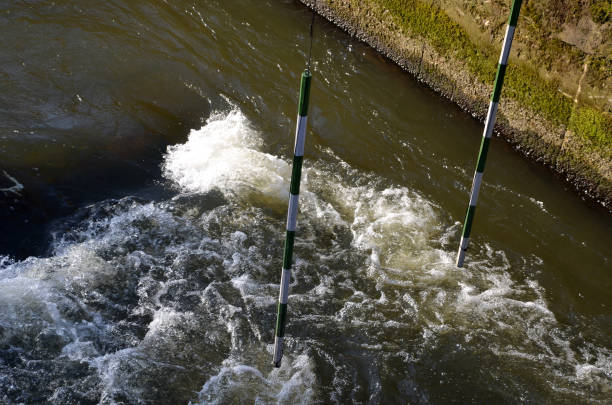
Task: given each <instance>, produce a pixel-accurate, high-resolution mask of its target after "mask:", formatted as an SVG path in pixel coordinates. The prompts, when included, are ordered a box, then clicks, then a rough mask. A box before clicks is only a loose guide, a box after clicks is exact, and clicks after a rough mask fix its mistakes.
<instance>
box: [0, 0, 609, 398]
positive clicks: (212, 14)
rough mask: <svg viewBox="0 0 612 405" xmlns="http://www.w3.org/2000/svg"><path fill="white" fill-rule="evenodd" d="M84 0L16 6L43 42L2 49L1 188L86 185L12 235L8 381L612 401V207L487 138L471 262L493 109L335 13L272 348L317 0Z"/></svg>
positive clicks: (318, 65) (191, 390) (1, 286)
mask: <svg viewBox="0 0 612 405" xmlns="http://www.w3.org/2000/svg"><path fill="white" fill-rule="evenodd" d="M85 3H87V4H86V5H87V7H85V5H80V6H79V7H77V6H74V5H71V4H69V3H64V2H62V1H59V2H56V3H54V5H44V6H41V5H36V4H32V5H31V7H25V6H22V7H20V6H19V5H14V4H13V5H10V7H9V6H7V9H8V10H9V11H11V13H13V15H15V14H17V15H18V17H7V16H6V15H5V16H4V17H2V18H4V19H5V20H6V22H7V24H4V26H5V27H7V28H3V29H5V30H7V32H8V33H9V34H13V35H17V33H20V32H21V31H20V30H22V31H27V33H28V35H25V36H23V38H24V41H26V43H28V44H30V45H31V47H32V48H31V50H30V51H31V53H30V56H29V57H28V58H25V57H24V58H25V59H24V64H25V65H24V66H22V67H21V68H20V67H19V66H21V63H20V62H19V58H21V57H22V56H20V55H21V53H20V52H21V51H22V50H20V49H17V48H19V45H16V43H15V44H14V45H13V48H11V50H9V51H7V52H9V53H10V52H13V54H11V55H13V58H14V59H15V60H16V61H17V62H19V63H17V62H16V63H15V64H14V65H11V64H6V63H4V64H3V65H2V66H3V68H2V69H3V70H2V72H3V73H4V76H3V77H5V78H9V79H10V80H9V81H10V82H11V83H12V86H11V87H10V88H9V89H8V90H7V93H10V92H14V93H11V94H9V95H10V96H11V97H12V100H18V101H16V102H17V103H20V104H19V105H20V108H19V109H16V108H15V107H11V105H12V104H11V103H10V102H9V101H10V100H9V99H8V96H7V95H6V94H5V95H2V96H0V97H1V98H0V102H1V103H2V109H1V111H0V113H1V114H3V116H5V115H6V116H7V117H8V116H11V117H13V121H10V120H9V119H8V118H7V119H6V120H3V123H2V124H1V125H2V126H3V127H2V129H3V131H4V133H6V134H8V135H6V136H4V137H3V138H2V137H0V140H1V141H2V149H0V153H2V157H3V158H4V157H6V159H4V160H3V163H2V165H3V166H2V170H3V171H2V172H0V175H5V176H10V178H8V177H7V179H8V180H10V179H13V180H14V182H13V180H10V181H9V183H8V185H7V187H4V186H3V187H2V190H0V193H1V194H2V196H3V197H4V198H5V200H6V203H4V202H3V204H6V206H7V207H16V209H22V210H23V209H26V208H27V207H37V208H39V207H45V204H47V205H49V206H52V205H54V204H55V201H56V200H54V199H53V198H49V199H45V198H36V196H37V195H38V194H36V193H37V190H38V189H37V187H38V185H40V184H41V183H40V182H43V183H44V184H45V187H46V188H45V191H44V192H41V194H40V195H42V196H58V197H57V198H58V200H62V201H67V202H68V203H66V204H67V207H68V208H70V209H68V208H66V209H63V210H62V211H61V212H60V213H59V214H57V217H55V218H52V219H49V223H48V224H47V225H46V226H45V227H44V232H45V233H46V234H47V242H45V248H44V252H45V253H44V254H35V255H30V256H29V257H27V258H16V257H15V255H8V254H6V253H5V252H4V251H0V402H3V403H8V404H18V403H52V404H66V403H83V404H87V403H94V404H95V403H102V404H145V403H151V404H169V403H190V404H194V405H195V404H228V403H258V404H272V403H280V404H295V403H297V404H315V403H351V402H354V403H373V404H388V403H415V404H429V403H432V404H439V403H468V402H476V403H516V402H524V403H559V404H575V403H593V404H605V403H610V398H611V396H612V341H611V339H612V338H611V332H612V312H611V311H612V310H611V309H610V305H611V304H610V301H609V291H610V286H611V283H612V274H611V273H612V272H611V271H610V269H611V265H610V246H611V243H612V236H611V235H610V229H611V228H610V226H611V225H612V221H611V220H610V217H609V214H607V213H602V212H601V211H598V210H597V209H593V208H591V207H588V206H586V205H585V204H584V203H583V202H582V201H580V200H579V199H578V198H576V197H575V196H574V195H573V194H572V193H571V192H568V191H567V190H564V189H563V186H562V184H561V183H560V182H559V181H558V180H556V179H555V178H554V177H553V176H551V175H550V174H549V173H548V172H546V171H544V170H542V169H541V168H538V167H534V166H533V165H531V164H528V163H527V162H525V161H524V160H522V159H521V158H520V157H519V156H518V155H517V154H515V153H514V152H513V151H512V150H511V149H510V148H508V147H507V146H506V145H504V144H503V143H502V142H499V141H494V142H493V145H492V152H491V154H490V157H489V159H490V170H489V169H488V172H487V177H485V186H484V188H483V192H482V206H479V210H480V211H479V214H478V217H477V219H476V223H475V226H474V230H473V234H474V240H473V241H472V246H471V248H470V251H469V254H468V258H467V262H466V264H467V265H466V267H465V268H464V269H457V268H456V267H455V266H454V255H455V252H456V248H457V243H458V241H459V235H460V227H461V221H462V219H463V218H462V216H463V214H464V210H465V204H466V203H467V197H468V193H469V185H470V177H471V173H472V170H473V167H472V166H473V163H474V162H473V160H474V158H475V153H476V152H477V146H478V142H479V138H480V131H481V124H479V123H478V122H476V121H474V120H472V119H471V117H469V116H468V115H466V114H464V113H463V112H461V111H459V110H457V109H456V108H455V107H454V106H453V105H451V104H450V103H448V102H446V101H444V100H441V99H440V98H438V96H436V95H435V94H433V93H432V92H430V91H429V90H427V89H425V88H423V87H422V86H421V85H420V84H419V83H417V82H415V81H414V80H413V79H412V78H411V77H410V76H407V75H406V74H404V73H403V72H402V71H401V70H399V69H398V68H397V67H396V66H394V65H392V64H390V63H389V62H387V61H385V60H383V59H381V58H379V57H378V56H377V55H376V54H375V53H374V52H373V51H372V50H370V49H369V48H367V47H365V46H364V45H362V44H360V43H357V42H355V41H353V40H352V39H350V38H349V37H348V36H347V35H346V34H344V33H342V32H341V31H339V30H338V29H337V28H336V27H334V26H332V25H330V24H327V23H325V22H323V21H320V20H317V24H318V25H317V31H316V33H317V35H316V41H315V46H314V54H313V57H314V60H315V65H314V66H315V69H314V74H313V86H314V87H313V93H312V109H311V113H310V115H311V117H310V122H309V126H310V129H309V132H308V135H307V140H306V159H305V164H304V174H303V180H302V189H301V194H300V213H299V216H298V235H297V237H296V245H295V250H294V259H295V267H294V271H293V278H292V281H291V292H290V296H289V308H288V323H287V330H286V340H285V344H286V348H285V355H284V358H283V362H282V366H281V368H279V369H275V368H273V367H272V343H273V341H274V336H273V335H274V323H275V317H276V302H277V297H278V291H279V284H278V283H279V281H280V270H281V255H282V246H283V238H284V227H285V220H286V209H287V202H288V197H289V193H288V191H289V177H290V174H291V173H290V171H291V167H290V163H289V162H290V160H289V158H290V155H291V150H292V146H293V128H292V127H293V125H294V123H295V113H296V111H297V100H296V98H297V90H298V86H299V82H298V79H299V74H300V71H301V69H302V68H303V61H304V57H305V52H304V44H305V41H306V37H307V29H308V23H309V22H310V14H309V12H308V10H307V9H305V8H304V7H303V6H301V5H300V4H298V3H297V2H293V1H272V2H266V3H265V4H263V5H262V4H261V3H262V2H258V1H246V0H245V1H236V2H234V1H231V2H215V1H207V2H196V3H195V4H194V3H192V2H191V3H190V2H183V1H178V2H175V4H172V5H170V4H168V3H166V2H163V1H143V2H139V4H138V5H133V4H125V2H121V1H111V2H108V4H106V3H105V4H104V5H100V4H94V2H85ZM89 3H91V4H89ZM74 15H80V16H81V17H80V19H72V18H71V16H74ZM37 18H39V20H37ZM36 21H38V22H39V23H40V24H38V25H37V24H36ZM20 24H21V25H20ZM96 24H97V25H96ZM24 27H27V30H26V29H25V28H24ZM37 30H38V31H37ZM49 32H51V33H52V34H53V35H50V34H49ZM36 33H38V34H36ZM77 34H78V35H77ZM79 35H80V36H79ZM43 38H50V39H49V41H55V40H58V38H59V42H60V43H61V42H62V40H63V41H64V45H65V46H64V47H63V48H61V47H59V48H53V47H49V46H48V44H47V45H45V42H41V41H42V39H43ZM75 38H80V39H75ZM28 41H30V42H28ZM71 44H72V45H71ZM87 44H90V45H91V44H97V45H99V46H100V48H93V49H94V50H95V49H97V51H96V52H99V54H105V52H110V53H111V54H112V58H111V60H112V61H113V63H112V64H110V65H106V66H111V65H112V66H111V67H110V68H109V70H108V71H107V70H105V69H102V68H101V67H100V66H105V65H104V63H107V62H108V61H107V62H105V61H104V60H95V59H94V60H89V59H87V58H81V57H79V52H81V51H83V52H87V53H89V52H92V50H91V49H92V48H91V47H87V46H86V45H87ZM104 44H109V47H108V48H104ZM58 46H59V45H58ZM81 47H85V48H81ZM83 49H84V50H83ZM79 50H80V51H79ZM47 52H50V53H52V54H58V55H60V56H59V57H58V58H59V59H58V61H55V60H52V59H49V58H48V55H47ZM36 55H40V60H39V61H40V63H41V64H42V63H48V64H49V66H48V67H49V69H48V71H45V70H44V69H41V70H37V72H38V73H39V74H41V75H42V74H46V75H47V76H46V77H47V79H49V80H52V82H53V83H54V85H51V86H50V85H48V84H43V83H42V82H43V80H42V79H41V81H40V82H37V81H36V80H34V79H32V80H29V79H28V77H30V76H31V77H34V78H36V77H39V76H36V75H33V74H32V72H31V71H28V70H27V69H28V66H30V64H31V63H32V62H33V61H35V60H36ZM4 57H5V59H7V60H8V59H9V58H8V56H7V55H4ZM60 59H61V60H60ZM44 61H46V62H44ZM77 61H78V63H77ZM122 61H123V62H129V63H128V64H126V65H122V64H121V63H123V62H122ZM56 64H57V65H56ZM128 65H129V67H128ZM54 67H56V68H57V69H58V70H53V68H54ZM62 69H64V70H62ZM139 69H140V70H142V71H144V72H146V74H142V75H138V74H135V72H137V71H138V70H139ZM43 71H45V72H46V73H41V72H43ZM85 71H86V72H87V74H85V73H84V72H85ZM66 72H73V74H70V75H68V73H66ZM125 72H129V73H130V74H129V75H128V76H127V78H126V76H125V75H124V73H125ZM39 78H40V77H39ZM119 78H121V80H119ZM37 80H38V79H37ZM66 83H70V85H67V84H66ZM100 83H106V85H101V84H100ZM16 84H20V85H21V86H22V88H19V89H20V91H21V93H20V91H17V90H19V89H17V88H16V87H15V86H16ZM28 86H29V87H28ZM156 86H157V87H156ZM17 87H18V86H17ZM28 92H29V93H28ZM24 93H28V94H37V96H36V97H38V98H36V97H35V99H36V102H32V99H31V100H30V102H27V100H25V99H24V98H23V97H22V98H20V97H19V94H24ZM77 95H78V97H77ZM62 100H63V101H62ZM195 100H197V101H195ZM15 117H17V118H18V119H17V118H15ZM179 123H180V124H179ZM14 131H18V132H14ZM148 131H150V133H149V132H148ZM149 136H150V137H151V138H147V137H149ZM143 139H144V140H143ZM149 139H152V140H151V142H152V143H154V144H155V147H154V148H152V149H147V148H149V146H150V145H149V144H148V141H147V140H149ZM58 142H59V143H58ZM62 144H64V145H65V147H62V146H61V145H62ZM24 145H25V146H24ZM45 145H47V147H45ZM29 147H32V148H38V149H35V150H36V153H34V152H32V149H28V148H29ZM145 149H146V151H144V152H143V150H145ZM50 151H51V152H50ZM15 153H17V155H15ZM19 153H21V155H19ZM15 156H21V159H19V158H18V157H15ZM11 159H13V160H11ZM26 164H27V165H26ZM111 166H116V167H118V168H119V169H120V170H118V169H117V170H116V171H114V172H112V173H113V176H111V177H109V178H104V179H101V177H99V176H100V173H101V172H102V173H106V172H107V168H109V167H111ZM92 167H96V170H93V169H91V168H92ZM151 167H154V168H155V170H153V169H150V168H151ZM34 168H36V170H34ZM78 168H82V171H80V172H79V173H80V177H82V178H79V179H76V177H79V176H75V175H74V173H75V169H78ZM108 170H111V169H108ZM135 172H138V173H136V174H135ZM37 173H38V174H40V176H38V175H37ZM50 173H51V174H50ZM143 173H144V174H143ZM40 178H42V179H43V180H44V181H43V180H40ZM37 179H39V180H37ZM8 180H7V181H8ZM37 181H38V183H37ZM102 183H103V186H100V187H98V186H97V185H98V184H102ZM16 184H19V185H20V187H18V186H16ZM77 185H78V187H77ZM145 186H146V187H145ZM9 187H17V188H13V189H10V190H8V188H9ZM5 188H6V189H7V190H5ZM143 188H146V190H147V191H144V192H143V191H142V190H143ZM93 189H96V190H95V191H93ZM151 189H155V190H158V191H155V192H152V191H151ZM100 190H103V191H104V190H111V191H112V192H110V191H109V192H108V194H112V198H109V197H108V196H107V195H106V194H107V192H106V191H104V192H102V191H100ZM159 190H163V192H161V191H159ZM77 195H81V196H82V195H87V198H84V197H83V198H81V199H79V198H80V197H78V196H77ZM37 204H38V205H37ZM2 206H3V207H4V206H5V205H2ZM20 207H21V208H20ZM23 207H26V208H23ZM52 208H53V207H49V210H52ZM11 212H12V211H11ZM60 214H61V215H60ZM11 215H13V214H11ZM15 215H17V214H15ZM23 215H25V216H24V217H19V218H29V217H27V215H26V214H23ZM8 217H9V216H6V218H8ZM3 218H5V217H3ZM20 220H21V219H20ZM11 221H12V220H10V221H9V220H8V219H7V220H6V222H4V221H3V222H4V223H5V224H7V225H6V226H3V228H2V233H3V234H5V236H6V235H10V234H11V232H13V227H17V225H15V223H16V222H11ZM15 229H16V228H15ZM15 232H17V231H15ZM14 235H20V234H19V233H15V234H14ZM13 237H16V236H13ZM3 240H5V239H3ZM40 243H43V242H40ZM26 256H27V255H26Z"/></svg>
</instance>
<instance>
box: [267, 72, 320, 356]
mask: <svg viewBox="0 0 612 405" xmlns="http://www.w3.org/2000/svg"><path fill="white" fill-rule="evenodd" d="M311 77H312V76H311V74H310V70H309V69H306V70H305V71H304V73H302V82H301V86H300V104H299V107H298V117H297V125H296V129H295V146H294V151H293V169H292V172H291V186H290V188H289V208H288V210H287V236H286V238H285V251H284V253H283V270H282V273H281V282H280V294H279V296H278V311H277V314H276V334H275V337H274V367H280V364H281V359H282V358H283V339H284V337H285V322H286V320H287V298H288V297H289V282H290V281H291V263H292V257H293V241H294V239H295V229H296V224H297V213H298V201H299V195H300V179H301V178H302V161H303V160H304V141H305V140H306V121H307V119H308V100H309V98H310V79H311Z"/></svg>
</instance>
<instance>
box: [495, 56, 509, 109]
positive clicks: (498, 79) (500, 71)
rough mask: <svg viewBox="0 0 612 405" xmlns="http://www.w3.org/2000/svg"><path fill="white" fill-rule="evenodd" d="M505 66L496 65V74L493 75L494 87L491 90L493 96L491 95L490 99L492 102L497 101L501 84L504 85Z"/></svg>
mask: <svg viewBox="0 0 612 405" xmlns="http://www.w3.org/2000/svg"><path fill="white" fill-rule="evenodd" d="M506 67H507V65H502V64H499V65H497V75H495V89H494V90H493V97H491V100H492V101H493V102H494V103H497V102H498V101H499V97H500V96H501V91H502V86H503V85H504V76H505V75H506Z"/></svg>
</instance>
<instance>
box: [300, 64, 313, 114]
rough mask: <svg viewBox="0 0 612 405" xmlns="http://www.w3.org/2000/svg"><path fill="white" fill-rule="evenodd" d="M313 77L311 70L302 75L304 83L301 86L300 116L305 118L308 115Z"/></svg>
mask: <svg viewBox="0 0 612 405" xmlns="http://www.w3.org/2000/svg"><path fill="white" fill-rule="evenodd" d="M311 78H312V75H311V74H310V71H309V70H305V71H304V73H302V83H301V86H300V106H299V108H298V113H299V114H300V116H302V117H305V116H307V115H308V102H309V100H310V79H311Z"/></svg>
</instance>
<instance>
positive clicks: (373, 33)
mask: <svg viewBox="0 0 612 405" xmlns="http://www.w3.org/2000/svg"><path fill="white" fill-rule="evenodd" d="M300 1H301V2H302V3H304V4H305V5H307V6H308V7H310V8H312V9H315V10H316V12H317V13H318V14H319V15H320V16H322V17H324V18H325V19H327V20H329V21H330V22H332V23H333V24H335V25H337V26H338V27H340V28H341V29H343V30H344V31H346V32H347V33H349V34H350V35H351V36H353V37H355V38H357V39H359V40H361V41H363V42H365V43H366V44H368V45H369V46H371V47H373V48H374V49H376V50H377V51H378V52H380V53H381V54H382V55H384V56H386V57H387V58H389V59H390V60H392V61H393V62H395V63H397V64H398V65H399V66H401V67H402V68H403V69H404V70H406V71H408V72H409V73H411V74H412V75H413V76H414V77H415V78H417V79H418V80H419V81H421V82H423V83H425V84H427V85H428V86H429V87H430V88H432V89H433V90H434V91H436V92H437V93H439V94H440V95H442V96H443V97H445V98H447V99H449V100H451V101H453V102H454V103H456V104H457V105H458V106H459V107H460V108H461V109H463V110H465V111H466V112H468V113H470V114H471V115H473V116H474V117H475V118H477V119H479V120H481V121H483V122H484V118H485V116H486V112H487V107H488V103H489V99H490V96H491V91H492V87H493V81H491V83H483V82H482V81H480V80H478V78H476V77H474V76H473V75H472V74H471V73H470V71H469V69H468V68H467V66H466V64H465V62H464V61H462V60H460V59H458V58H456V57H452V56H448V55H443V54H442V53H440V52H438V51H437V50H436V48H435V47H434V46H432V44H430V43H429V42H428V41H427V40H426V39H424V38H422V37H420V36H418V35H415V34H413V33H411V32H406V31H405V30H403V29H401V27H398V26H397V25H396V24H395V22H394V21H393V18H392V17H391V16H390V15H389V13H388V12H387V11H386V10H385V9H384V8H382V7H381V6H379V5H378V4H377V3H374V2H360V1H356V0H345V1H341V2H338V1H330V0H317V1H316V2H315V1H313V0H300ZM519 25H520V23H519ZM511 64H512V60H511V61H510V65H511ZM495 132H496V133H497V135H498V136H501V137H502V138H504V139H505V140H506V141H508V142H509V143H510V144H511V145H512V147H513V148H514V149H515V150H517V151H519V152H520V153H521V154H522V155H523V156H525V157H526V158H527V159H529V160H532V161H534V162H538V163H539V164H542V165H544V166H546V167H548V168H549V169H551V170H552V171H553V172H554V173H555V174H557V175H558V176H559V177H560V178H561V179H563V181H564V182H566V183H567V184H569V185H571V187H572V188H573V189H575V190H576V191H577V192H578V193H579V194H580V196H581V197H582V198H583V199H584V200H586V201H587V202H589V203H594V204H595V205H598V206H601V207H604V208H605V209H606V210H607V211H608V212H612V159H610V154H611V152H610V151H606V150H601V148H598V147H596V145H594V144H592V143H590V142H589V141H588V140H585V139H584V138H583V137H579V136H576V135H575V134H574V133H573V131H572V130H570V129H569V128H567V126H566V125H559V124H556V123H552V122H550V121H549V120H547V119H546V118H544V117H542V116H541V115H540V114H538V113H537V112H534V111H533V109H530V108H528V107H526V106H524V105H521V104H520V103H519V102H517V101H516V100H514V99H512V98H509V97H504V94H503V93H502V98H501V102H500V108H499V112H498V117H497V123H496V126H495Z"/></svg>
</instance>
